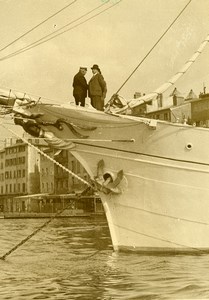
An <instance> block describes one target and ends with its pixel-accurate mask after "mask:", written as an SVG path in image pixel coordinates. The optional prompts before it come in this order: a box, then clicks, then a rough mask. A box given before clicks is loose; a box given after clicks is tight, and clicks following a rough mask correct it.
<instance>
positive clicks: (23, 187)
mask: <svg viewBox="0 0 209 300" xmlns="http://www.w3.org/2000/svg"><path fill="white" fill-rule="evenodd" d="M22 191H23V193H25V183H24V182H23V184H22Z"/></svg>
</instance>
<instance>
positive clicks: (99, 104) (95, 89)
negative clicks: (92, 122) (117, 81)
mask: <svg viewBox="0 0 209 300" xmlns="http://www.w3.org/2000/svg"><path fill="white" fill-rule="evenodd" d="M91 69H92V73H93V76H92V78H91V79H90V81H89V98H90V99H91V105H92V106H93V107H94V108H96V109H97V110H104V99H105V97H106V93H107V84H106V82H105V80H104V77H103V76H102V73H101V70H100V68H99V66H98V65H93V67H92V68H91Z"/></svg>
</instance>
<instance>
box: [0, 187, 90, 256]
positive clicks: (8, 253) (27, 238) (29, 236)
mask: <svg viewBox="0 0 209 300" xmlns="http://www.w3.org/2000/svg"><path fill="white" fill-rule="evenodd" d="M89 188H90V187H88V188H86V189H85V190H84V191H83V192H82V193H81V194H80V195H79V197H78V198H80V197H81V196H83V195H84V194H85V193H86V192H87V191H88V190H89ZM69 207H71V203H70V204H69V205H67V206H66V207H65V208H63V209H62V210H61V211H59V212H58V213H56V214H55V215H54V216H52V217H51V218H50V219H49V220H48V221H46V222H45V223H44V224H42V225H41V226H40V227H38V228H37V229H36V230H35V231H33V232H32V233H31V234H29V235H28V236H27V237H26V238H24V239H23V240H22V241H20V242H19V243H18V244H17V245H15V246H14V247H13V248H12V249H10V250H9V251H7V252H6V253H5V254H4V255H2V256H1V257H0V259H1V260H5V258H6V257H7V256H8V255H10V254H11V253H12V252H14V251H15V250H16V249H18V248H19V247H20V246H22V245H23V244H25V243H26V242H27V241H28V240H29V239H31V238H32V237H33V236H34V235H35V234H37V233H38V232H39V231H41V230H42V229H43V228H44V227H46V226H47V225H48V224H49V223H51V222H52V221H53V220H54V219H55V218H56V217H58V216H59V215H61V214H62V213H63V212H64V211H65V210H66V209H68V208H69Z"/></svg>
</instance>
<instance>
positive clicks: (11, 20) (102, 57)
mask: <svg viewBox="0 0 209 300" xmlns="http://www.w3.org/2000/svg"><path fill="white" fill-rule="evenodd" d="M72 1H73V0H0V20H1V26H0V49H2V48H4V47H5V46H6V45H8V44H10V43H12V42H13V41H14V40H15V39H17V38H18V37H19V36H21V35H23V34H24V33H25V32H27V31H28V30H30V29H31V28H33V27H34V26H36V25H37V24H39V23H40V22H42V21H43V20H45V19H47V18H48V17H49V16H51V15H52V14H54V13H55V12H57V11H58V10H60V9H62V8H63V7H65V6H66V5H68V4H69V3H71V2H72ZM188 2H189V0H146V1H145V0H121V1H119V0H110V1H109V2H108V3H106V0H77V1H75V3H74V4H72V5H71V6H69V7H68V8H67V9H65V10H64V11H62V12H61V13H60V14H58V15H56V16H55V17H54V18H52V19H50V20H49V21H47V22H46V23H44V24H43V25H42V26H40V27H38V28H37V29H36V30H33V31H32V32H30V34H28V35H26V36H24V37H23V38H21V39H20V40H18V41H17V42H16V43H13V44H12V45H10V46H9V47H7V48H6V49H4V50H0V70H1V72H0V88H6V89H12V90H14V91H20V92H26V93H28V94H31V95H37V96H39V97H42V98H47V99H48V101H50V102H52V103H53V102H57V103H65V102H69V101H70V102H73V101H74V98H73V96H72V81H73V76H74V75H75V74H76V73H77V72H78V70H79V67H80V66H85V67H87V68H88V72H87V74H86V79H87V81H89V79H90V78H91V76H92V72H91V67H92V66H93V64H98V65H99V67H100V69H101V71H102V74H103V76H104V78H105V80H106V82H107V89H108V92H107V98H106V100H109V99H110V97H111V95H112V94H114V93H115V92H116V91H117V90H118V89H119V88H120V86H121V85H122V84H123V83H124V81H125V80H126V79H127V78H128V76H129V75H130V74H131V72H132V71H133V70H134V69H135V68H136V66H137V65H138V64H139V63H140V62H141V60H142V59H143V58H144V57H145V55H146V54H147V53H148V52H149V51H150V49H151V48H152V47H153V45H154V44H155V43H156V41H157V40H158V39H159V38H160V36H161V35H162V34H163V33H164V32H165V30H166V29H167V28H168V26H169V25H170V24H171V23H172V21H173V20H174V19H175V18H176V17H177V15H178V14H179V12H180V11H181V10H182V9H183V7H184V6H185V5H186V4H187V3H188ZM115 3H117V5H115V6H114V7H112V8H110V9H109V10H107V11H105V12H103V13H102V14H100V15H99V16H97V17H95V18H92V19H91V20H89V21H87V22H85V23H84V24H81V25H79V26H77V27H76V28H73V29H71V30H69V31H68V32H66V33H64V34H62V35H60V36H58V37H56V38H55V39H52V40H50V41H48V42H46V43H44V44H42V45H39V46H38V47H35V48H33V49H31V50H29V51H27V52H24V53H22V54H20V55H17V56H14V57H12V58H10V59H6V60H2V61H1V58H3V57H5V56H6V55H8V54H10V53H12V52H14V51H16V50H18V49H20V48H22V47H24V46H26V45H27V44H30V43H32V42H34V41H36V40H38V39H40V38H41V37H43V36H45V35H47V34H49V33H53V32H56V30H58V29H59V28H61V27H62V26H64V25H65V24H67V23H69V22H72V21H74V20H75V19H77V18H79V17H80V16H82V15H83V14H85V13H87V12H88V11H90V10H92V9H94V8H95V7H97V6H99V5H102V4H104V6H103V7H102V9H105V8H108V7H110V6H111V5H113V4H115ZM99 11H101V8H100V10H98V12H99ZM208 11H209V0H192V1H191V3H190V4H189V5H188V7H187V8H186V10H185V11H184V12H183V14H182V15H181V16H180V17H179V19H178V20H177V21H176V23H175V24H174V25H173V26H172V28H171V29H170V30H169V31H168V32H167V34H166V35H165V36H164V37H163V39H162V40H161V41H160V43H159V44H158V45H157V46H156V47H155V48H154V50H153V51H152V52H151V54H150V55H149V56H148V57H147V58H146V59H145V60H144V62H143V63H142V64H141V65H140V67H139V68H138V69H137V71H136V72H135V73H134V75H133V76H132V77H131V78H130V79H129V80H128V82H127V83H126V84H125V86H124V87H123V88H122V89H121V90H120V93H119V94H120V95H121V96H123V97H125V98H127V99H130V98H132V97H133V95H134V93H135V92H136V91H137V92H142V93H149V92H152V91H153V90H155V89H156V88H158V87H159V86H160V85H161V84H163V83H164V82H165V81H167V80H168V79H169V78H170V77H172V76H173V75H174V74H175V73H176V72H178V71H179V70H180V69H181V67H182V66H183V64H184V63H185V62H186V61H187V60H188V59H189V58H190V57H191V56H192V54H193V53H194V52H195V51H196V50H197V49H198V47H199V45H200V44H201V42H202V41H203V40H204V39H205V38H206V36H207V35H208V34H209V18H208ZM90 16H92V14H91V15H89V16H88V17H90ZM86 18H87V17H86ZM82 20H84V19H81V20H80V21H77V23H73V24H72V25H71V26H73V25H76V24H78V23H79V22H81V21H82ZM68 28H70V27H68ZM203 84H205V86H206V91H207V90H208V91H209V45H208V46H207V47H206V48H205V50H204V51H203V53H202V54H201V56H200V57H199V58H198V60H197V61H196V62H195V63H194V64H193V66H192V67H191V68H190V69H189V71H188V72H187V73H186V74H185V75H184V76H183V77H182V78H181V79H180V80H179V81H178V82H177V83H176V84H175V86H176V87H177V88H178V90H180V91H181V92H182V93H183V94H185V95H186V94H188V93H189V90H190V89H191V88H192V89H193V90H194V91H195V93H196V94H199V93H200V92H201V91H202V90H203ZM207 87H208V89H207ZM171 90H173V88H171ZM168 92H169V91H168ZM2 132H3V131H2ZM3 135H4V133H3ZM6 136H8V133H7V135H6Z"/></svg>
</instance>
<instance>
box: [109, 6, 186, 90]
mask: <svg viewBox="0 0 209 300" xmlns="http://www.w3.org/2000/svg"><path fill="white" fill-rule="evenodd" d="M191 2H192V0H189V2H188V3H187V4H186V5H185V6H184V7H183V9H182V10H181V11H180V13H179V14H178V15H177V17H176V18H175V19H174V20H173V22H172V23H171V24H170V25H169V26H168V28H167V29H166V30H165V32H164V33H163V34H162V35H161V36H160V38H159V39H158V40H157V42H156V43H155V44H154V45H153V46H152V48H151V49H150V50H149V51H148V53H147V54H146V55H145V56H144V58H143V59H142V60H141V61H140V63H139V64H138V65H137V66H136V68H135V69H134V70H133V71H132V72H131V74H130V75H129V76H128V77H127V79H126V80H125V81H124V82H123V84H122V85H121V86H120V87H119V89H118V90H117V92H116V93H115V94H118V93H119V92H120V90H121V89H122V88H123V87H124V85H125V84H126V83H127V82H128V80H129V79H130V78H131V77H132V75H133V74H134V73H135V72H136V71H137V69H138V68H139V67H140V66H141V64H142V63H143V62H144V61H145V59H146V58H147V57H148V56H149V54H150V53H151V52H152V51H153V50H154V48H155V47H156V46H157V45H158V44H159V42H160V41H161V40H162V38H163V37H164V36H165V35H166V33H167V32H168V31H169V30H170V29H171V27H172V26H173V24H174V23H175V22H176V21H177V20H178V18H179V17H180V16H181V14H182V13H183V12H184V11H185V9H186V8H187V6H188V5H189V4H190V3H191Z"/></svg>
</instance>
